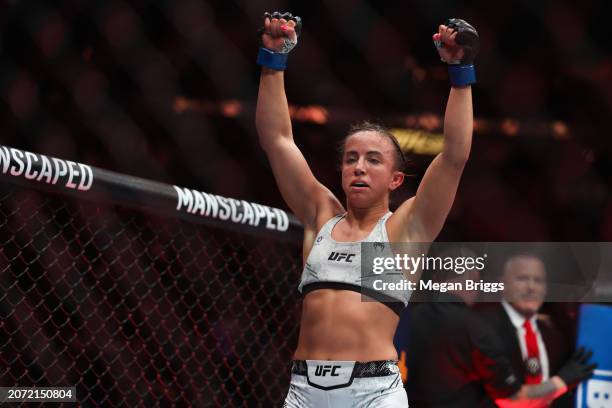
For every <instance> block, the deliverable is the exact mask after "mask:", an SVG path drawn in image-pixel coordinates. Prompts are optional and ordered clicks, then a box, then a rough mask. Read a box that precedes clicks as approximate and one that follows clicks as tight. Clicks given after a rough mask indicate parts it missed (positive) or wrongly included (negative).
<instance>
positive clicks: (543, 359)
mask: <svg viewBox="0 0 612 408" xmlns="http://www.w3.org/2000/svg"><path fill="white" fill-rule="evenodd" d="M502 306H503V307H504V310H505V311H506V313H507V314H508V317H509V318H510V321H511V322H512V324H513V325H514V327H515V328H516V335H517V336H518V341H519V344H520V346H521V354H522V356H523V361H525V359H526V358H527V345H526V344H525V328H524V327H523V324H525V320H526V319H525V318H524V317H523V315H521V314H520V313H519V312H517V311H516V310H515V309H514V308H513V307H512V305H511V304H510V303H508V302H507V301H506V300H502ZM529 320H530V322H531V327H533V331H534V332H535V335H536V339H537V341H538V351H539V352H540V365H541V366H542V381H546V380H548V378H549V372H548V354H547V353H546V346H545V345H544V340H542V333H540V329H539V328H538V323H537V319H536V316H533V317H532V318H531V319H529Z"/></svg>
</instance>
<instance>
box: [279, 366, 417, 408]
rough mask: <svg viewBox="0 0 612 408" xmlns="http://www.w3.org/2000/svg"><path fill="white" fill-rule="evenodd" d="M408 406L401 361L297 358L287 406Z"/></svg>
mask: <svg viewBox="0 0 612 408" xmlns="http://www.w3.org/2000/svg"><path fill="white" fill-rule="evenodd" d="M285 407H286V408H310V407H312V408H324V407H330V408H332V407H333V408H344V407H347V408H348V407H351V408H359V407H372V408H406V407H408V397H407V395H406V391H405V390H404V385H403V383H402V378H401V376H400V371H399V367H398V366H397V361H392V360H388V361H370V362H366V363H362V362H355V361H326V360H295V361H293V363H292V367H291V384H290V385H289V392H288V394H287V398H286V399H285V404H284V405H283V408H285Z"/></svg>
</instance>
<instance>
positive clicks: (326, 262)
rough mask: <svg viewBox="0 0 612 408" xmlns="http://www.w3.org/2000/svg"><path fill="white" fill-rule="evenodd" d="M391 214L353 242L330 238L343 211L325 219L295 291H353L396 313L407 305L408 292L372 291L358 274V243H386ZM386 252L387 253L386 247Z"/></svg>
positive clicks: (359, 244)
mask: <svg viewBox="0 0 612 408" xmlns="http://www.w3.org/2000/svg"><path fill="white" fill-rule="evenodd" d="M392 214H393V213H391V212H388V213H386V214H385V215H383V216H382V217H381V218H380V219H379V220H378V222H377V223H376V225H375V226H374V228H373V229H372V231H371V232H370V234H369V235H368V236H367V237H365V238H364V239H362V240H360V241H353V242H339V241H336V240H334V239H333V238H332V237H331V232H332V230H333V229H334V226H336V224H337V223H338V222H340V220H341V219H342V218H344V217H345V215H346V214H342V215H336V216H335V217H333V218H332V219H330V220H329V221H327V222H326V223H325V225H323V227H322V228H321V230H320V231H319V233H318V234H317V237H316V238H315V242H314V244H313V246H312V249H311V251H310V254H309V255H308V259H307V260H306V264H305V265H304V270H303V271H302V278H301V281H300V285H299V286H298V290H299V291H300V292H301V293H302V294H304V295H306V294H307V293H309V292H311V291H313V290H316V289H343V290H353V291H356V292H360V293H362V294H364V295H367V296H369V297H371V298H374V299H376V300H378V301H380V302H382V303H383V304H385V305H386V306H389V307H390V308H391V309H393V311H394V312H396V313H398V314H399V313H400V312H401V310H402V309H403V308H404V307H405V306H406V305H407V304H408V300H409V299H410V295H411V292H410V291H393V292H378V291H375V290H373V289H371V288H367V287H364V285H363V281H364V278H363V277H362V274H361V243H362V242H383V243H384V242H389V237H388V235H387V228H386V223H387V220H388V219H389V217H390V216H391V215H392ZM387 252H388V253H390V249H389V248H387ZM389 256H393V255H389Z"/></svg>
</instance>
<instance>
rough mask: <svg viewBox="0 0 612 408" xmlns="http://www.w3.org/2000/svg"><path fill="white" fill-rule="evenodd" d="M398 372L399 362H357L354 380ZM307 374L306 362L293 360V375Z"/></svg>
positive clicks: (354, 369) (331, 362)
mask: <svg viewBox="0 0 612 408" xmlns="http://www.w3.org/2000/svg"><path fill="white" fill-rule="evenodd" d="M329 363H330V364H333V363H334V362H333V361H330V362H329ZM397 372H398V371H397V360H380V361H367V362H361V361H357V362H356V363H355V367H354V368H353V378H368V377H384V376H387V375H393V374H396V373H397ZM307 373H308V366H307V365H306V360H293V361H292V362H291V374H296V375H307Z"/></svg>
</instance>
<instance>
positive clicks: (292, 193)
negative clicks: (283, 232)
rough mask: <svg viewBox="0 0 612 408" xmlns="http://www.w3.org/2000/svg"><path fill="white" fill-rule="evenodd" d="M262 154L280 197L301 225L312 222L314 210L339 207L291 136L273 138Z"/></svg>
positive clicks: (315, 214)
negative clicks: (267, 163)
mask: <svg viewBox="0 0 612 408" xmlns="http://www.w3.org/2000/svg"><path fill="white" fill-rule="evenodd" d="M266 154H267V156H268V160H269V161H270V166H271V167H272V172H273V173H274V178H275V179H276V184H277V185H278V188H279V190H280V192H281V195H282V196H283V199H284V200H285V202H286V203H287V205H288V206H289V208H290V209H291V211H292V212H293V213H294V214H295V215H296V216H297V217H298V219H299V220H300V221H301V222H302V223H303V224H309V225H310V224H312V223H314V221H315V219H316V217H317V213H318V212H320V211H321V210H322V209H325V208H327V207H334V206H340V203H339V202H338V200H337V199H336V198H335V197H334V196H333V194H332V193H331V192H330V191H329V190H328V189H327V188H326V187H325V186H323V185H322V184H321V183H320V182H319V181H318V180H317V179H316V178H315V176H314V174H313V173H312V170H311V169H310V167H309V166H308V163H307V162H306V159H305V158H304V155H303V154H302V152H301V151H300V149H299V148H298V147H297V145H296V144H295V142H294V141H293V140H292V139H281V140H277V141H276V142H275V143H274V144H273V145H270V146H268V147H267V148H266Z"/></svg>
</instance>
